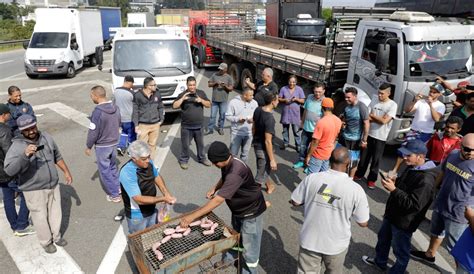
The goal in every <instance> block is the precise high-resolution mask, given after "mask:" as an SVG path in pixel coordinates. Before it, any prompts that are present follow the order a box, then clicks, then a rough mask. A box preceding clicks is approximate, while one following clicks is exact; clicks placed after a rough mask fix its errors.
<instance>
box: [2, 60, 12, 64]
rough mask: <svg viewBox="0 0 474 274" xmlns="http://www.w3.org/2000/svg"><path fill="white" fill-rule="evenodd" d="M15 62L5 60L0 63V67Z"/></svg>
mask: <svg viewBox="0 0 474 274" xmlns="http://www.w3.org/2000/svg"><path fill="white" fill-rule="evenodd" d="M13 61H15V60H7V61H3V62H0V65H3V64H8V63H11V62H13Z"/></svg>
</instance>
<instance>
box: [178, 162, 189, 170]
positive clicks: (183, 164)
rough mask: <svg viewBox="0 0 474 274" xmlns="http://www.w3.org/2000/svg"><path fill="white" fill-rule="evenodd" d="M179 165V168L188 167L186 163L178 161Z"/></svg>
mask: <svg viewBox="0 0 474 274" xmlns="http://www.w3.org/2000/svg"><path fill="white" fill-rule="evenodd" d="M179 166H180V167H181V169H184V170H186V169H188V167H189V166H188V163H179Z"/></svg>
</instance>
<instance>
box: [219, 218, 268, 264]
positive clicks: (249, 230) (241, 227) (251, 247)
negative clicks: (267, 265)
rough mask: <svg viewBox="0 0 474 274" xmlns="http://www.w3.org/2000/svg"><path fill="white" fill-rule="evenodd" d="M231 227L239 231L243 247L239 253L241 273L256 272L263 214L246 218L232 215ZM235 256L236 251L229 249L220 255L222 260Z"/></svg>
mask: <svg viewBox="0 0 474 274" xmlns="http://www.w3.org/2000/svg"><path fill="white" fill-rule="evenodd" d="M232 227H233V228H234V229H235V231H237V232H239V233H240V241H241V244H240V246H241V247H242V248H243V252H242V253H241V254H239V255H241V256H242V263H241V264H240V265H241V268H242V269H241V273H257V269H258V260H259V258H260V245H261V242H262V231H263V214H260V216H258V217H255V218H247V219H240V218H236V217H234V215H232ZM236 257H237V254H236V252H235V251H234V250H229V251H228V252H226V253H224V254H223V255H222V260H223V261H226V262H229V261H232V260H234V259H235V258H236Z"/></svg>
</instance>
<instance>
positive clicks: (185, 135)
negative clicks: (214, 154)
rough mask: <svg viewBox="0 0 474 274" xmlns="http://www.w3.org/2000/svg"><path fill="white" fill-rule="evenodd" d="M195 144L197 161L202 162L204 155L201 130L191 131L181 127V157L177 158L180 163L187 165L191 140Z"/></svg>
mask: <svg viewBox="0 0 474 274" xmlns="http://www.w3.org/2000/svg"><path fill="white" fill-rule="evenodd" d="M193 139H194V141H195V142H196V150H197V158H198V161H199V162H200V163H201V162H204V161H205V160H206V158H205V157H206V156H205V155H204V136H203V133H202V128H197V129H191V128H185V127H181V155H180V156H179V160H178V161H179V162H180V163H187V162H188V161H189V145H190V144H191V140H193Z"/></svg>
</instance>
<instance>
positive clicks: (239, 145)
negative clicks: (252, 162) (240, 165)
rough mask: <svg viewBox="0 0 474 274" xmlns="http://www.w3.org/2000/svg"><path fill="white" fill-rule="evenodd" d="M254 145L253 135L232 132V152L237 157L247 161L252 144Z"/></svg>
mask: <svg viewBox="0 0 474 274" xmlns="http://www.w3.org/2000/svg"><path fill="white" fill-rule="evenodd" d="M251 145H252V136H241V135H235V134H231V136H230V152H231V153H232V155H234V156H235V157H239V150H240V159H241V160H242V161H244V162H247V159H248V157H249V151H250V146H251Z"/></svg>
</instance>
